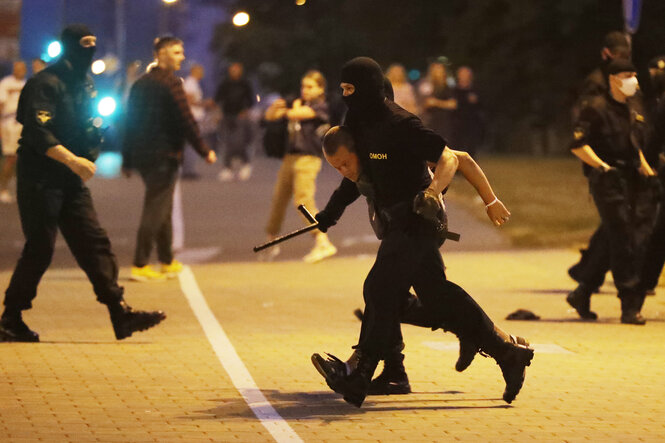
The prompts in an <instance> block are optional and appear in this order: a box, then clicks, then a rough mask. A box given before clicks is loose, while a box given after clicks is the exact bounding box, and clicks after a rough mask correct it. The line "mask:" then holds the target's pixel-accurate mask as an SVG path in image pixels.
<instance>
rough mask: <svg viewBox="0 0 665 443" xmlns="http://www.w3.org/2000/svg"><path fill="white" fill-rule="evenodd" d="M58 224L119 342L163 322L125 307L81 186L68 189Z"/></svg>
mask: <svg viewBox="0 0 665 443" xmlns="http://www.w3.org/2000/svg"><path fill="white" fill-rule="evenodd" d="M59 224H60V230H61V232H62V235H63V237H64V238H65V241H66V242H67V245H68V246H69V249H70V250H71V251H72V254H73V255H74V257H75V258H76V261H77V263H78V264H79V266H80V267H81V269H83V271H84V272H85V273H86V275H87V276H88V279H89V280H90V282H91V283H92V287H93V290H94V292H95V294H96V295H97V300H98V301H99V302H100V303H102V304H105V305H106V306H107V307H108V309H109V313H110V315H111V322H112V324H113V330H114V332H115V336H116V338H117V339H118V340H121V339H123V338H126V337H129V336H130V335H132V333H134V332H136V331H143V330H145V329H149V328H151V327H153V326H155V325H157V324H158V323H160V322H161V321H162V320H164V318H166V315H165V314H164V313H163V312H162V311H154V312H144V311H132V309H131V307H129V306H128V305H127V304H126V303H125V301H124V298H123V292H124V289H123V288H122V287H120V286H119V285H118V264H117V261H116V258H115V255H114V254H113V252H112V251H111V242H110V240H109V238H108V236H107V234H106V231H104V229H102V227H101V226H100V224H99V221H98V219H97V213H96V211H95V209H94V207H93V203H92V197H91V195H90V191H89V190H88V188H87V187H85V186H84V185H83V184H79V185H75V186H71V187H70V188H68V189H67V191H66V197H65V199H64V202H63V205H62V211H61V215H60V220H59Z"/></svg>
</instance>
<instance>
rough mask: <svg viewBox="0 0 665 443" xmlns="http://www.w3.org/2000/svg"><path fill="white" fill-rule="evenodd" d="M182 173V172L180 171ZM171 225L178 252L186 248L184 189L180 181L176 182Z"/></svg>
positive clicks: (173, 241) (174, 244) (174, 245)
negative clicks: (183, 208)
mask: <svg viewBox="0 0 665 443" xmlns="http://www.w3.org/2000/svg"><path fill="white" fill-rule="evenodd" d="M178 173H180V171H178ZM171 224H172V225H173V239H172V244H173V249H174V250H176V251H178V250H180V249H183V248H184V247H185V217H184V216H183V212H182V188H181V187H180V179H179V178H178V179H177V180H176V182H175V189H174V191H173V213H172V214H171Z"/></svg>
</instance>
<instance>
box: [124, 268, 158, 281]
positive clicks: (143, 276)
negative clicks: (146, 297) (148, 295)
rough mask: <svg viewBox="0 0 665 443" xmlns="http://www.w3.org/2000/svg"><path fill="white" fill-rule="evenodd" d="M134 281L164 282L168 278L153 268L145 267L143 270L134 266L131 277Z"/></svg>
mask: <svg viewBox="0 0 665 443" xmlns="http://www.w3.org/2000/svg"><path fill="white" fill-rule="evenodd" d="M129 279H130V280H132V281H162V280H166V276H165V275H164V274H162V273H161V272H159V271H155V270H154V269H152V266H150V265H145V266H143V267H142V268H139V267H138V266H132V272H131V274H130V275H129Z"/></svg>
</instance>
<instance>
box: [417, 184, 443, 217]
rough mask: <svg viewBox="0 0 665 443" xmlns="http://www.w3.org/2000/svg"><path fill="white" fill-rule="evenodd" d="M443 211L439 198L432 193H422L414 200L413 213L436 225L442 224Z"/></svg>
mask: <svg viewBox="0 0 665 443" xmlns="http://www.w3.org/2000/svg"><path fill="white" fill-rule="evenodd" d="M442 211H443V208H442V207H441V202H440V201H439V199H438V197H437V196H435V195H433V194H432V193H430V192H427V191H420V192H419V193H418V195H416V197H415V198H414V199H413V212H415V213H416V214H418V215H419V216H421V217H422V218H424V219H425V220H427V221H429V222H430V223H433V224H434V225H438V224H440V223H441V218H440V217H441V212H442Z"/></svg>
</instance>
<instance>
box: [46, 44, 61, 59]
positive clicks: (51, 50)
mask: <svg viewBox="0 0 665 443" xmlns="http://www.w3.org/2000/svg"><path fill="white" fill-rule="evenodd" d="M61 52H62V45H61V44H60V42H59V41H57V40H56V41H53V42H51V43H49V45H48V47H47V48H46V53H47V54H48V56H49V57H51V58H56V57H57V56H59V55H60V53H61Z"/></svg>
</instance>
